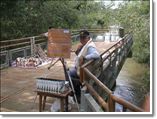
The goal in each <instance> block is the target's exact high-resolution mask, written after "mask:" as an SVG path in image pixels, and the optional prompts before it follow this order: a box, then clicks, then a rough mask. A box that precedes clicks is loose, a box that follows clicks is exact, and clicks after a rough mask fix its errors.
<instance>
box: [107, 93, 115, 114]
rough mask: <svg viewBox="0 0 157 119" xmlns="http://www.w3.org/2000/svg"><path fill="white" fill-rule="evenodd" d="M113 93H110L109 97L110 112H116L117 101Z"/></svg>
mask: <svg viewBox="0 0 157 119" xmlns="http://www.w3.org/2000/svg"><path fill="white" fill-rule="evenodd" d="M111 95H112V94H109V99H108V111H109V112H115V101H114V100H113V99H112V97H111Z"/></svg>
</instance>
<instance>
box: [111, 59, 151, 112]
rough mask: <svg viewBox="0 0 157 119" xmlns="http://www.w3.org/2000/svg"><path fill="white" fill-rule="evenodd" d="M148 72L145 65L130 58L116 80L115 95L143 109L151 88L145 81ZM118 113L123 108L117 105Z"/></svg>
mask: <svg viewBox="0 0 157 119" xmlns="http://www.w3.org/2000/svg"><path fill="white" fill-rule="evenodd" d="M146 70H147V68H146V66H145V65H141V64H138V63H136V62H135V61H134V60H133V59H132V58H128V59H127V60H126V61H125V64H124V65H123V68H122V70H121V71H120V73H119V75H118V77H117V79H116V81H117V85H116V89H115V92H114V94H115V95H117V96H118V97H121V98H123V99H125V100H127V101H129V102H131V103H133V104H135V105H136V106H138V107H141V105H142V103H143V101H144V98H145V95H146V93H147V92H148V91H147V89H148V88H149V87H148V85H146V82H145V81H144V80H143V76H144V73H145V72H146ZM116 111H122V106H121V105H119V104H116Z"/></svg>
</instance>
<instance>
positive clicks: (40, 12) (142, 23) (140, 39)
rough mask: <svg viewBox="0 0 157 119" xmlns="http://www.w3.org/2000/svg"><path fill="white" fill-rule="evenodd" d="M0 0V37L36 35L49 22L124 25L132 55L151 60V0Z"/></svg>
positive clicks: (54, 24)
mask: <svg viewBox="0 0 157 119" xmlns="http://www.w3.org/2000/svg"><path fill="white" fill-rule="evenodd" d="M114 5H115V2H114V1H111V2H110V4H106V3H105V2H104V1H103V0H100V1H95V0H90V1H88V0H81V1H79V0H71V1H69V0H65V1H63V0H1V7H0V11H1V40H8V39H15V38H21V37H27V36H34V35H39V34H41V33H43V32H46V31H47V29H48V27H49V26H52V27H54V28H68V29H82V28H108V26H111V25H120V26H122V27H124V29H125V32H126V33H127V32H132V33H133V36H134V45H133V56H134V58H135V59H136V60H137V61H138V62H141V63H146V64H149V62H150V38H149V37H150V1H143V0H140V1H137V0H136V1H135V0H134V1H130V0H129V1H124V2H122V3H121V4H119V5H118V7H117V8H115V9H113V8H112V7H113V6H114Z"/></svg>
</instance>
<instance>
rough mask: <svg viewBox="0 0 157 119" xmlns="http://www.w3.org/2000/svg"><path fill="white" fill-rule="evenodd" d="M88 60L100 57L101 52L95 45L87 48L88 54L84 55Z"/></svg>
mask: <svg viewBox="0 0 157 119" xmlns="http://www.w3.org/2000/svg"><path fill="white" fill-rule="evenodd" d="M84 58H85V59H86V60H91V59H99V58H100V54H99V52H98V51H97V50H96V48H95V47H89V48H88V49H87V55H86V56H85V57H84Z"/></svg>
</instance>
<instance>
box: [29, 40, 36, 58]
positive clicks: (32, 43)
mask: <svg viewBox="0 0 157 119" xmlns="http://www.w3.org/2000/svg"><path fill="white" fill-rule="evenodd" d="M30 42H31V56H34V55H35V38H34V37H32V38H31V39H30Z"/></svg>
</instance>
